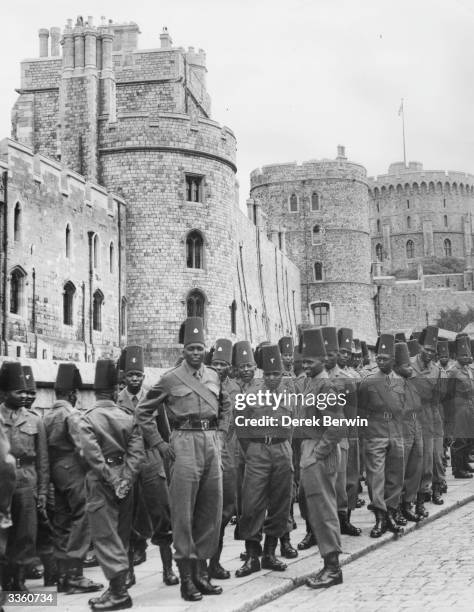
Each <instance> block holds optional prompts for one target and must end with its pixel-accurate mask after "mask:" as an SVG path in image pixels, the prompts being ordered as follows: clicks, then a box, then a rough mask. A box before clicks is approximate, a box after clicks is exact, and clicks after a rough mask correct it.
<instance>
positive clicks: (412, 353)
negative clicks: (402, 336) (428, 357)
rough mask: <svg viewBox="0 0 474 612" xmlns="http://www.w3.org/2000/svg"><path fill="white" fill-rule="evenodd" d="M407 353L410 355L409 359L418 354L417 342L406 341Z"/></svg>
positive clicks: (415, 340)
mask: <svg viewBox="0 0 474 612" xmlns="http://www.w3.org/2000/svg"><path fill="white" fill-rule="evenodd" d="M407 346H408V351H409V353H410V357H416V356H417V355H418V353H419V352H420V345H419V344H418V340H417V339H416V338H413V339H412V340H408V342H407Z"/></svg>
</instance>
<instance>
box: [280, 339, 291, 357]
mask: <svg viewBox="0 0 474 612" xmlns="http://www.w3.org/2000/svg"><path fill="white" fill-rule="evenodd" d="M278 347H279V349H280V353H281V354H282V355H284V354H285V355H293V349H294V344H293V338H292V337H291V336H283V338H280V339H279V340H278Z"/></svg>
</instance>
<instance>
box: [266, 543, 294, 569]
mask: <svg viewBox="0 0 474 612" xmlns="http://www.w3.org/2000/svg"><path fill="white" fill-rule="evenodd" d="M277 542H278V538H276V537H275V536H269V535H266V536H265V542H264V544H263V556H262V569H269V570H273V571H275V572H284V571H285V570H286V568H287V567H288V566H287V565H286V563H283V561H280V560H279V559H277V558H276V557H275V551H276V547H277Z"/></svg>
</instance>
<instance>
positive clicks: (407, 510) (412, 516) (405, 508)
mask: <svg viewBox="0 0 474 612" xmlns="http://www.w3.org/2000/svg"><path fill="white" fill-rule="evenodd" d="M402 514H403V516H404V517H405V518H406V520H407V521H412V522H413V523H418V522H419V521H421V517H420V516H418V514H416V513H415V512H413V510H412V507H411V502H407V501H405V502H403V503H402Z"/></svg>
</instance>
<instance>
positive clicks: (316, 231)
mask: <svg viewBox="0 0 474 612" xmlns="http://www.w3.org/2000/svg"><path fill="white" fill-rule="evenodd" d="M321 240H322V231H321V226H320V225H315V226H314V227H313V244H321Z"/></svg>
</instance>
